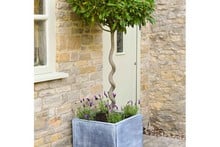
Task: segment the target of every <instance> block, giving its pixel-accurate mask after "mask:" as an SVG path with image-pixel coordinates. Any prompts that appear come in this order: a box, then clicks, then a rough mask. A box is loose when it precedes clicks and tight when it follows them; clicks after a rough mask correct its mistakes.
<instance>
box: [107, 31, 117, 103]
mask: <svg viewBox="0 0 220 147" xmlns="http://www.w3.org/2000/svg"><path fill="white" fill-rule="evenodd" d="M114 36H115V32H111V49H110V52H109V63H110V65H111V72H110V73H109V75H108V81H109V83H110V84H111V87H110V89H109V98H110V100H111V102H112V105H115V103H116V101H115V98H114V96H113V91H114V90H115V82H114V80H113V75H114V73H115V70H116V67H115V63H114V62H113V53H114V50H115V40H114Z"/></svg>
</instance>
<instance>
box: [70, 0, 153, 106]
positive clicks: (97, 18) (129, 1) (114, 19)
mask: <svg viewBox="0 0 220 147" xmlns="http://www.w3.org/2000/svg"><path fill="white" fill-rule="evenodd" d="M67 2H68V3H70V5H71V8H72V11H73V12H74V13H76V14H77V15H78V16H79V17H80V18H81V19H82V20H83V21H84V22H85V23H86V24H97V25H99V26H100V27H101V28H102V29H103V30H105V31H108V32H110V34H111V49H110V52H109V62H110V65H111V67H112V70H111V72H110V74H109V82H110V84H111V87H110V89H109V97H110V99H111V101H112V105H115V99H114V97H113V91H114V89H115V83H114V80H113V74H114V73H115V70H116V69H115V64H114V62H113V52H114V46H115V45H114V44H115V42H114V34H115V32H116V31H118V32H125V33H126V28H127V27H129V26H132V27H133V26H135V25H145V24H146V22H150V23H154V18H153V16H152V13H153V12H154V9H155V3H154V0H67ZM103 26H107V27H108V28H109V29H104V28H103Z"/></svg>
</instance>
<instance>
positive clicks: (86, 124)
mask: <svg viewBox="0 0 220 147" xmlns="http://www.w3.org/2000/svg"><path fill="white" fill-rule="evenodd" d="M72 123H73V125H72V127H73V147H143V124H142V115H141V114H137V115H134V116H132V117H129V118H127V119H124V120H122V121H120V122H118V123H114V124H113V123H106V122H99V121H90V120H84V119H78V118H75V119H73V120H72Z"/></svg>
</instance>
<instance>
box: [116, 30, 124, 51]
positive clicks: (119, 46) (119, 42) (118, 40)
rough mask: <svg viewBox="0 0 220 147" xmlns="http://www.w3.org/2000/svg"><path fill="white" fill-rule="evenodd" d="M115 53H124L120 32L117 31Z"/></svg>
mask: <svg viewBox="0 0 220 147" xmlns="http://www.w3.org/2000/svg"><path fill="white" fill-rule="evenodd" d="M117 53H124V49H123V33H122V32H117Z"/></svg>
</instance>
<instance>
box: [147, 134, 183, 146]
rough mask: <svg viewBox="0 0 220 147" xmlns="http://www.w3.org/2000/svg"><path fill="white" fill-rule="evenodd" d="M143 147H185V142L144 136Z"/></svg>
mask: <svg viewBox="0 0 220 147" xmlns="http://www.w3.org/2000/svg"><path fill="white" fill-rule="evenodd" d="M144 147H185V140H180V139H174V138H170V137H156V136H149V135H144Z"/></svg>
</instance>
